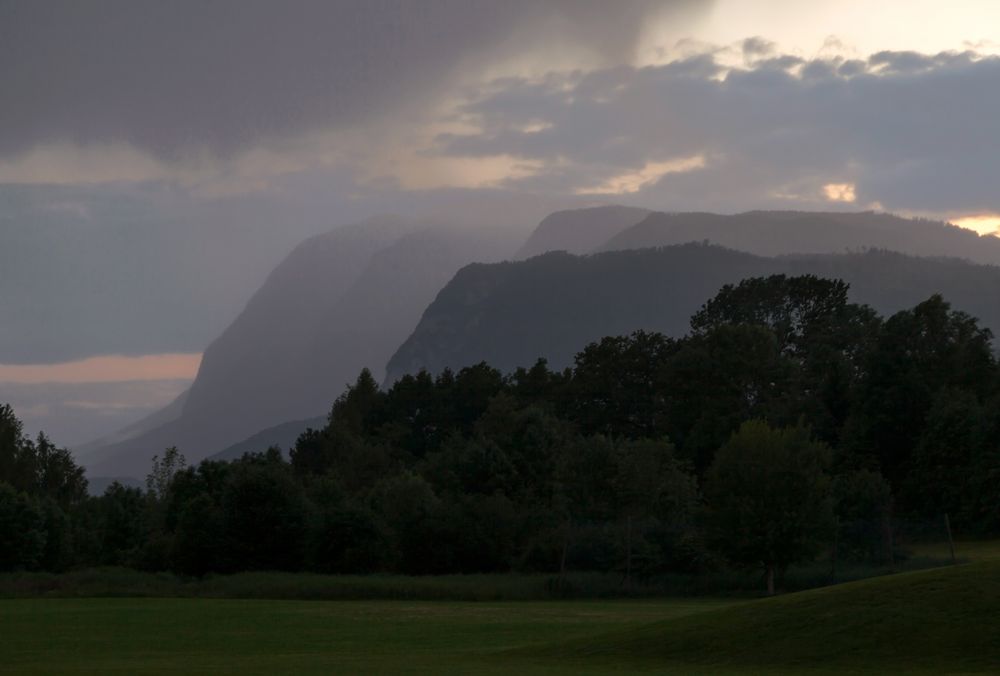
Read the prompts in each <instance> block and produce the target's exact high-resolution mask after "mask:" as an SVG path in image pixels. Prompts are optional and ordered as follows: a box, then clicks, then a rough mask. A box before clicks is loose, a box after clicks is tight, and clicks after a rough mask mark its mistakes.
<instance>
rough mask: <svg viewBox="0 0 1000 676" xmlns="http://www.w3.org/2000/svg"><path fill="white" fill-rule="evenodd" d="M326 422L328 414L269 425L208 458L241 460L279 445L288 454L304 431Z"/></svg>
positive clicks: (317, 427) (324, 425) (318, 427)
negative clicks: (245, 456)
mask: <svg viewBox="0 0 1000 676" xmlns="http://www.w3.org/2000/svg"><path fill="white" fill-rule="evenodd" d="M326 422H327V417H326V416H319V417H317V418H308V419H307V420H293V421H291V422H286V423H281V424H280V425H275V426H274V427H268V428H267V429H266V430H261V431H260V432H257V433H256V434H254V435H252V436H250V437H248V438H246V439H244V440H243V441H241V442H239V443H236V444H233V445H232V446H230V447H228V448H225V449H223V450H221V451H219V452H218V453H216V454H214V455H211V456H209V457H208V460H226V461H228V460H239V459H240V458H242V457H243V456H244V455H246V454H247V453H260V452H262V451H266V450H267V449H268V448H270V447H271V446H277V447H278V448H280V449H281V450H282V452H283V453H284V454H285V456H287V455H288V452H289V451H290V450H291V449H292V448H293V447H294V446H295V442H296V441H297V440H298V438H299V436H301V435H302V433H303V432H305V431H306V430H307V429H309V428H312V429H314V430H318V429H322V428H324V427H326Z"/></svg>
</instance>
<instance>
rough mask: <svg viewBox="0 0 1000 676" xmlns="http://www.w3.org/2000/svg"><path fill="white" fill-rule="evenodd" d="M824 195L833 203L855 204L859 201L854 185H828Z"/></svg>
mask: <svg viewBox="0 0 1000 676" xmlns="http://www.w3.org/2000/svg"><path fill="white" fill-rule="evenodd" d="M823 194H824V195H826V198H827V199H828V200H830V201H831V202H854V201H855V199H857V197H856V195H855V192H854V184H853V183H827V184H826V185H824V186H823Z"/></svg>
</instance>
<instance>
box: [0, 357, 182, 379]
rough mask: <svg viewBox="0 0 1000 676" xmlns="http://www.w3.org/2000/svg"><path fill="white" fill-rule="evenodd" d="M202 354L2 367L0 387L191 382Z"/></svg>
mask: <svg viewBox="0 0 1000 676" xmlns="http://www.w3.org/2000/svg"><path fill="white" fill-rule="evenodd" d="M200 365H201V354H200V353H193V354H191V353H173V354H148V355H143V356H141V357H125V356H121V355H113V356H106V357H90V358H88V359H81V360H79V361H71V362H64V363H61V364H0V383H17V384H37V383H118V382H130V381H141V380H191V379H193V378H194V377H195V375H197V373H198V367H199V366H200Z"/></svg>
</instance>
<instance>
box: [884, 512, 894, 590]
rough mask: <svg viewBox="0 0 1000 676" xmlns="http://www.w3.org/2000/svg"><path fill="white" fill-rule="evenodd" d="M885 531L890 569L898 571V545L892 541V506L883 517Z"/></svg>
mask: <svg viewBox="0 0 1000 676" xmlns="http://www.w3.org/2000/svg"><path fill="white" fill-rule="evenodd" d="M883 532H884V533H885V544H886V554H888V559H889V570H891V571H892V572H894V573H895V572H896V547H895V545H894V544H893V541H892V506H891V505H890V506H889V509H888V510H887V511H886V513H885V517H884V518H883Z"/></svg>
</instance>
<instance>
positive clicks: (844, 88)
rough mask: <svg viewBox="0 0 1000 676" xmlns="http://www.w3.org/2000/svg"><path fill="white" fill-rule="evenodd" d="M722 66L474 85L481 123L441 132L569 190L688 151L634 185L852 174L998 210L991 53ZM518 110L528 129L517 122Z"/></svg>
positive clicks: (792, 189) (729, 198) (865, 193)
mask: <svg viewBox="0 0 1000 676" xmlns="http://www.w3.org/2000/svg"><path fill="white" fill-rule="evenodd" d="M743 51H744V54H748V55H750V56H752V57H757V56H759V55H762V54H763V55H764V56H765V57H766V58H764V59H762V60H759V61H756V60H755V61H752V62H751V65H750V66H749V67H742V68H737V69H732V70H728V69H726V68H724V67H723V65H721V63H720V61H719V57H718V56H717V55H715V54H703V55H700V56H696V57H692V58H689V59H685V60H680V61H676V62H673V63H669V64H667V65H663V66H656V67H647V68H631V67H618V68H615V69H609V70H603V71H597V72H591V73H587V74H576V75H567V76H563V77H551V78H548V79H547V80H544V81H531V80H525V79H510V80H507V81H505V82H504V83H502V85H494V87H492V88H484V90H483V91H482V92H481V93H480V95H479V96H476V97H473V99H472V101H471V102H470V103H469V104H468V105H467V106H466V108H465V111H466V112H467V113H468V114H469V115H471V116H472V117H474V118H475V119H478V120H480V122H481V124H482V131H481V133H475V134H465V135H442V136H440V137H439V138H438V143H439V149H440V151H441V152H443V153H446V154H454V155H473V156H477V155H482V156H490V155H500V154H511V155H515V156H517V157H521V158H525V159H526V160H534V161H536V162H539V163H541V164H542V165H543V166H544V167H546V168H545V169H544V170H543V171H542V172H541V174H539V175H537V176H533V177H530V178H527V179H520V184H522V185H541V184H545V185H548V186H550V187H556V186H557V187H559V188H560V189H563V190H572V189H573V188H579V187H581V186H588V185H597V184H600V183H601V182H602V181H603V180H604V179H607V178H608V177H611V176H614V175H616V174H622V173H623V172H628V171H635V170H637V169H640V168H642V167H643V166H644V165H645V164H646V163H648V162H658V161H664V160H666V159H669V158H677V157H689V156H694V155H703V156H704V158H705V163H706V166H705V167H704V168H703V169H699V170H696V171H691V172H687V173H672V174H668V175H666V176H665V177H664V178H663V179H662V180H661V181H660V182H659V184H658V185H655V186H652V187H650V188H649V189H648V190H646V191H645V192H644V197H645V198H646V199H647V200H649V199H655V200H656V202H657V203H658V204H661V205H663V204H666V205H676V206H678V207H685V208H716V209H740V208H749V207H752V206H756V205H771V206H775V205H781V204H808V203H810V202H817V201H822V200H823V199H824V197H823V193H822V190H821V187H822V185H823V184H825V183H855V184H856V186H857V197H858V199H857V204H858V205H867V204H870V203H873V202H879V203H881V204H882V205H883V206H884V207H886V208H890V209H910V210H925V211H937V212H942V211H946V210H958V211H975V210H988V211H1000V193H998V192H997V190H996V176H997V175H998V173H1000V58H997V57H989V58H978V57H976V56H975V55H974V54H970V53H945V54H937V55H923V54H917V53H912V52H882V53H879V54H875V55H874V56H872V57H871V58H870V59H868V60H867V61H864V62H859V61H844V60H842V59H839V58H829V59H815V60H803V59H800V58H797V57H790V56H782V55H777V54H773V53H772V52H770V51H769V49H768V46H767V45H765V44H762V43H761V42H759V41H752V42H748V43H745V44H744V48H743ZM529 122H531V123H532V124H534V127H531V128H528V129H527V130H525V129H526V125H528V123H529Z"/></svg>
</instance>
